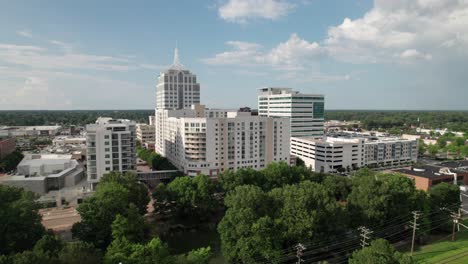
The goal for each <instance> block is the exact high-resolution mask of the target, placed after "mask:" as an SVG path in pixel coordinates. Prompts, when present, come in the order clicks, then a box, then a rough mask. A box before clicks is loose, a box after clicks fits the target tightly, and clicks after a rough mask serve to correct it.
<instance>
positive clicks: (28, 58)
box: [0, 41, 147, 71]
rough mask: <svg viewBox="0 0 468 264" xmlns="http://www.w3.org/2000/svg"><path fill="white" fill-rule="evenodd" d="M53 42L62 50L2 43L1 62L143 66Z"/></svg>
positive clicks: (40, 65) (50, 66) (113, 67)
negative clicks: (75, 50) (80, 51)
mask: <svg viewBox="0 0 468 264" xmlns="http://www.w3.org/2000/svg"><path fill="white" fill-rule="evenodd" d="M51 42H53V44H54V45H59V46H60V47H61V50H60V51H57V50H55V49H52V50H48V49H47V48H43V47H39V46H25V45H14V44H2V43H0V63H2V62H3V63H7V64H14V65H23V66H29V67H32V68H37V69H61V70H63V69H81V70H98V71H130V70H136V69H139V68H141V67H139V66H138V64H136V63H133V62H132V61H130V60H129V59H127V58H120V57H113V56H102V55H93V54H86V53H79V52H74V51H72V49H71V48H70V46H69V45H68V44H65V43H63V42H59V41H51ZM144 68H147V67H144Z"/></svg>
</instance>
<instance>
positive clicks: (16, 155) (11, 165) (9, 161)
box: [0, 151, 24, 172]
mask: <svg viewBox="0 0 468 264" xmlns="http://www.w3.org/2000/svg"><path fill="white" fill-rule="evenodd" d="M23 157H24V156H23V154H21V152H20V151H15V152H13V153H10V154H8V155H7V156H6V157H4V158H3V159H2V160H0V171H3V172H8V171H12V170H14V169H16V166H18V163H20V161H21V160H22V159H23Z"/></svg>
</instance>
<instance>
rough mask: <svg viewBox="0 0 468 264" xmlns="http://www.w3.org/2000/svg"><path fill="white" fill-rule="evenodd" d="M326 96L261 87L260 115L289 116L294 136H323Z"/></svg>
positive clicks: (288, 89)
mask: <svg viewBox="0 0 468 264" xmlns="http://www.w3.org/2000/svg"><path fill="white" fill-rule="evenodd" d="M324 105H325V98H324V96H323V95H320V94H303V93H300V92H296V91H293V90H292V89H291V88H272V87H267V88H261V89H259V95H258V114H259V115H260V116H271V117H289V118H290V121H291V136H292V137H321V136H322V135H323V130H324V122H325V115H324Z"/></svg>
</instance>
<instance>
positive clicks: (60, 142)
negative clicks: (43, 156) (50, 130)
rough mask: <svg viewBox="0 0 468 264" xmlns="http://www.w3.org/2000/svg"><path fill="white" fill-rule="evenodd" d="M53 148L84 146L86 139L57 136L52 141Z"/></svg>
mask: <svg viewBox="0 0 468 264" xmlns="http://www.w3.org/2000/svg"><path fill="white" fill-rule="evenodd" d="M52 143H53V144H54V146H57V147H58V146H66V145H82V144H86V137H71V136H59V137H55V138H54V139H53V140H52Z"/></svg>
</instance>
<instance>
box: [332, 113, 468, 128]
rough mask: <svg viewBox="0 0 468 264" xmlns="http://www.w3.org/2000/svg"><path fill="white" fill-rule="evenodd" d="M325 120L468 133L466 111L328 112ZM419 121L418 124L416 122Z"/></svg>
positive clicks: (374, 126)
mask: <svg viewBox="0 0 468 264" xmlns="http://www.w3.org/2000/svg"><path fill="white" fill-rule="evenodd" d="M326 119H327V120H347V121H349V120H359V121H361V123H362V124H363V127H364V128H365V129H391V128H401V129H407V128H409V127H411V126H412V125H413V126H419V125H421V127H425V128H448V129H449V130H451V131H462V132H468V112H467V111H376V110H368V111H364V110H356V111H354V110H329V111H326ZM418 119H419V122H418Z"/></svg>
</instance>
